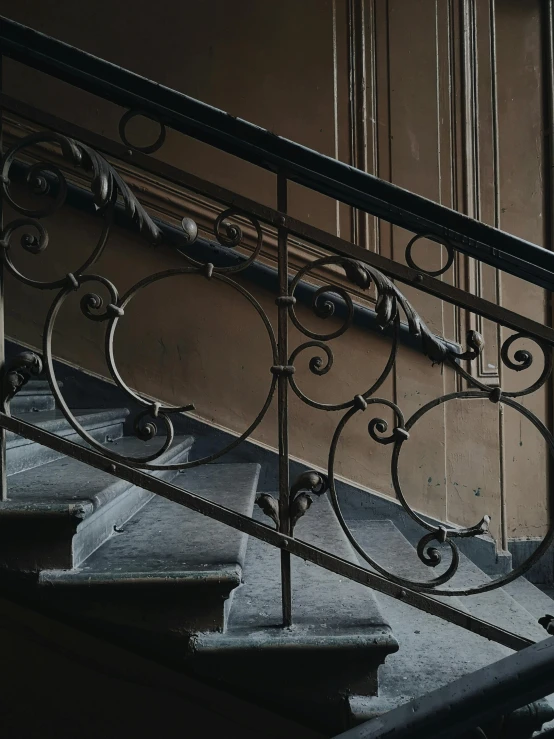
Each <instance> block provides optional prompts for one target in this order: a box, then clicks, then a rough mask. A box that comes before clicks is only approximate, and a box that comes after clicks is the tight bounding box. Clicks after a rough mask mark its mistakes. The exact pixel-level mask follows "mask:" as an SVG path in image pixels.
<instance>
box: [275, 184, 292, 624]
mask: <svg viewBox="0 0 554 739" xmlns="http://www.w3.org/2000/svg"><path fill="white" fill-rule="evenodd" d="M277 210H278V211H280V212H281V213H286V212H287V178H286V177H285V175H284V174H282V173H279V174H278V175H277ZM287 237H288V232H287V229H286V228H285V227H284V224H283V225H282V226H279V229H278V252H279V259H278V267H279V297H278V298H277V301H276V302H277V306H278V352H279V371H278V386H277V392H278V396H277V397H278V409H279V410H278V415H279V531H280V532H281V533H282V534H287V535H289V536H290V533H291V528H290V517H289V493H290V480H289V427H288V384H289V380H288V373H287V362H288V351H289V349H288V321H289V316H288V292H289V280H288V253H287V248H288V246H287ZM281 592H282V605H283V626H290V625H291V624H292V586H291V569H290V552H287V551H286V550H284V549H282V550H281Z"/></svg>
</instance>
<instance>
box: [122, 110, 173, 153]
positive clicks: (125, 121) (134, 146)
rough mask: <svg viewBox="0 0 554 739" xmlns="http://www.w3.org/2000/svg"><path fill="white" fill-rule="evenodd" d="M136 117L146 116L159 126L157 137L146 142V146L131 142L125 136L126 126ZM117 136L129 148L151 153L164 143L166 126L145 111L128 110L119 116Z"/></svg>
mask: <svg viewBox="0 0 554 739" xmlns="http://www.w3.org/2000/svg"><path fill="white" fill-rule="evenodd" d="M138 117H141V118H147V119H148V120H149V121H152V122H153V123H157V124H158V126H159V127H160V132H159V134H158V138H157V139H156V140H155V141H154V143H153V144H148V145H147V146H138V145H137V144H132V143H131V142H130V141H129V139H128V137H127V126H128V124H129V122H130V121H131V120H132V119H133V118H138ZM119 137H120V139H121V140H122V141H123V143H124V144H125V146H128V147H129V149H131V150H132V151H140V152H141V153H142V154H153V153H154V152H155V151H158V149H161V147H162V146H163V145H164V142H165V137H166V128H165V124H164V123H162V122H161V121H159V120H157V119H156V118H154V117H153V116H152V115H151V114H150V113H145V112H144V111H142V110H128V111H127V112H126V113H124V114H123V115H122V116H121V120H120V121H119Z"/></svg>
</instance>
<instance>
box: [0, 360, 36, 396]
mask: <svg viewBox="0 0 554 739" xmlns="http://www.w3.org/2000/svg"><path fill="white" fill-rule="evenodd" d="M41 372H42V360H41V358H40V357H39V356H38V354H35V353H34V352H21V354H18V355H17V356H16V357H14V359H12V361H11V362H9V363H8V365H7V367H6V369H5V372H4V377H3V380H2V404H3V407H4V408H6V406H7V405H8V404H9V402H10V401H11V400H12V399H13V398H14V397H15V395H16V394H17V393H18V392H19V391H20V390H21V388H22V387H24V386H25V385H26V384H27V383H28V382H29V380H30V379H31V377H32V376H35V377H36V376H38V375H40V374H41Z"/></svg>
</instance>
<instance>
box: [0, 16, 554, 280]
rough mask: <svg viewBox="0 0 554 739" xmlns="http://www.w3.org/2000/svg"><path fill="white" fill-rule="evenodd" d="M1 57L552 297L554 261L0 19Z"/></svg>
mask: <svg viewBox="0 0 554 739" xmlns="http://www.w3.org/2000/svg"><path fill="white" fill-rule="evenodd" d="M0 45H1V49H2V54H3V55H4V56H8V57H11V58H13V59H15V60H17V61H19V62H22V63H23V64H26V65H28V66H31V67H35V68H36V69H38V70H40V71H41V72H46V73H48V74H49V75H52V76H54V77H57V78H58V79H60V80H63V81H64V82H68V83H70V84H72V85H75V86H76V87H79V88H81V89H83V90H87V91H88V92H90V93H93V94H95V95H98V96H99V97H102V98H105V99H106V100H109V101H111V102H113V103H116V104H117V105H122V106H124V107H127V108H129V109H133V110H141V111H144V112H145V113H147V114H149V115H150V116H151V117H152V118H153V119H154V120H157V121H159V122H160V123H163V124H165V125H167V126H170V127H171V128H173V129H175V130H176V131H180V132H181V133H184V134H187V135H189V136H192V137H194V138H196V139H198V140H199V141H203V142H204V143H207V144H211V145H212V146H214V147H216V148H218V149H221V150H222V151H226V152H228V153H229V154H234V155H235V156H237V157H239V158H241V159H244V160H246V161H248V162H251V163H252V164H256V165H258V166H260V167H263V168H265V169H268V170H271V171H273V172H276V173H277V172H283V173H286V176H287V179H289V180H291V181H293V182H297V183H299V184H301V185H304V186H306V187H309V188H310V189H312V190H316V191H317V192H321V193H323V194H325V195H328V196H329V197H331V198H335V199H337V200H340V201H342V202H344V203H346V204H348V205H351V206H353V207H355V208H358V209H360V210H364V211H366V212H368V213H370V214H372V215H374V216H377V217H379V218H383V219H385V220H387V221H389V222H390V223H393V224H395V225H398V226H402V227H403V228H408V229H410V230H411V231H413V232H414V233H416V234H421V235H433V236H436V237H437V238H439V239H443V240H446V241H448V242H449V244H451V245H452V247H453V248H454V249H456V250H458V251H460V252H462V253H463V254H467V255H469V256H472V257H475V258H477V259H479V260H480V261H483V262H486V263H487V264H491V265H493V266H494V267H497V268H498V269H501V270H503V271H505V272H510V273H511V274H515V275H517V276H518V277H522V278H524V279H526V280H528V281H529V282H533V283H535V284H537V285H540V286H542V287H545V288H547V289H549V290H553V289H554V277H553V275H554V254H553V253H551V252H549V251H548V250H546V249H543V248H541V247H539V246H537V245H535V244H532V243H530V242H528V241H525V240H524V239H520V238H518V237H516V236H512V235H510V234H508V233H505V232H503V231H500V230H498V229H495V228H493V227H491V226H488V225H486V224H484V223H481V222H479V221H476V220H474V219H472V218H469V217H468V216H465V215H463V214H461V213H458V212H457V211H454V210H451V209H449V208H446V207H445V206H444V205H440V204H438V203H434V202H432V201H430V200H427V199H426V198H423V197H421V196H420V195H416V194H415V193H412V192H409V191H407V190H404V189H402V188H400V187H397V186H396V185H393V184H391V183H390V182H386V181H385V180H381V179H379V178H377V177H374V176H372V175H370V174H367V173H366V172H362V171H361V170H359V169H356V168H354V167H351V166H349V165H347V164H344V163H342V162H339V161H337V160H336V159H332V158H330V157H327V156H325V155H323V154H320V153H318V152H316V151H313V150H312V149H308V148H307V147H305V146H301V145H300V144H297V143H295V142H293V141H289V140H288V139H285V138H282V137H281V136H276V135H275V134H273V133H271V132H270V131H267V130H265V129H263V128H260V127H259V126H255V125H254V124H252V123H249V122H248V121H245V120H242V119H240V118H235V117H233V116H231V115H229V114H228V113H226V112H224V111H222V110H218V109H217V108H214V107H212V106H210V105H207V104H205V103H202V102H200V101H199V100H195V99H194V98H191V97H189V96H187V95H184V94H183V93H180V92H178V91H176V90H172V89H170V88H168V87H165V86H164V85H160V84H159V83H157V82H154V81H152V80H149V79H147V78H145V77H142V76H140V75H137V74H134V73H133V72H130V71H129V70H127V69H123V68H122V67H119V66H117V65H115V64H112V63H110V62H107V61H105V60H103V59H99V58H98V57H95V56H93V55H92V54H88V53H86V52H84V51H82V50H80V49H76V48H74V47H72V46H70V45H69V44H66V43H63V42H62V41H58V40H57V39H53V38H50V37H49V36H46V35H45V34H43V33H40V32H38V31H35V30H33V29H31V28H28V27H26V26H23V25H21V24H19V23H16V22H15V21H12V20H9V19H7V18H3V17H1V16H0Z"/></svg>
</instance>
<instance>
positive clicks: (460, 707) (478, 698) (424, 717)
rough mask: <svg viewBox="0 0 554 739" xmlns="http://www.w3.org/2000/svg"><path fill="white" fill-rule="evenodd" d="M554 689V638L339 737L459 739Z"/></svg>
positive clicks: (360, 738) (355, 738)
mask: <svg viewBox="0 0 554 739" xmlns="http://www.w3.org/2000/svg"><path fill="white" fill-rule="evenodd" d="M553 691H554V637H551V638H550V639H545V640H544V641H542V642H539V643H538V644H533V645H532V646H531V647H529V648H528V649H524V650H522V651H521V652H519V653H518V654H512V655H510V656H509V657H505V658H504V659H501V660H499V661H498V662H494V663H493V664H492V665H487V666H486V667H483V668H482V669H481V670H477V671H475V672H472V673H470V674H469V675H464V676H463V677H461V678H459V679H458V680H455V681H454V682H452V683H450V684H449V685H445V686H444V687H442V688H439V689H438V690H433V691H432V692H431V693H428V694H427V695H424V696H422V697H421V698H416V699H415V700H412V701H410V702H409V703H405V704H404V705H402V706H400V707H399V708H395V709H393V710H392V711H389V712H388V713H386V714H384V715H383V716H380V717H379V718H375V719H372V720H371V721H367V722H366V723H364V724H362V725H361V726H357V727H355V728H354V729H350V730H349V731H346V732H343V733H342V734H339V735H338V736H336V737H335V739H385V738H388V737H394V739H413V737H426V739H455V737H459V736H461V735H462V734H463V735H464V736H466V734H465V732H467V731H468V730H469V729H472V728H475V727H477V726H479V725H480V724H482V723H484V722H486V721H488V720H491V719H494V718H495V717H497V716H501V715H503V714H506V713H512V712H513V711H515V710H516V709H517V708H521V707H522V706H526V705H527V704H529V703H532V702H533V701H536V700H538V699H539V698H542V697H544V696H546V695H550V694H551V693H552V692H553Z"/></svg>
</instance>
